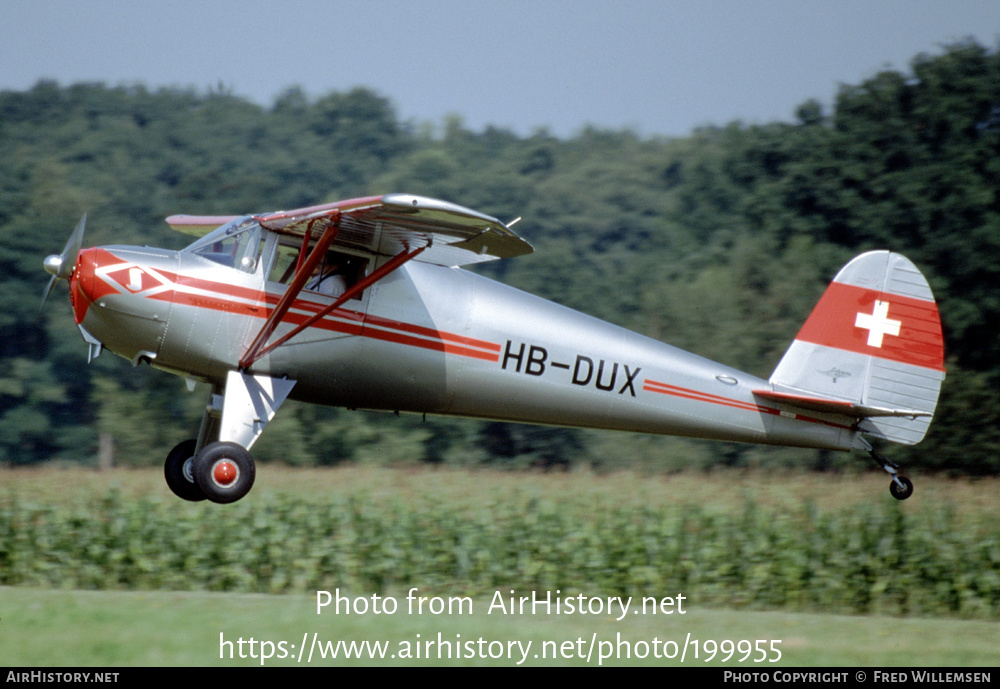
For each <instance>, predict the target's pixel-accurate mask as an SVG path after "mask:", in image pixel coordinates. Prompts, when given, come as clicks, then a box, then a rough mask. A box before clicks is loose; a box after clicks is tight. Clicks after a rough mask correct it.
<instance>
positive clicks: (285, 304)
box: [240, 211, 340, 371]
mask: <svg viewBox="0 0 1000 689" xmlns="http://www.w3.org/2000/svg"><path fill="white" fill-rule="evenodd" d="M319 219H320V218H317V220H319ZM322 219H324V220H326V219H328V224H327V226H326V229H325V230H324V231H323V235H322V236H321V237H320V238H319V241H318V242H316V246H314V247H313V250H312V253H310V254H309V257H308V258H307V259H306V260H305V263H303V264H301V265H300V266H299V267H298V268H297V269H296V271H295V275H294V276H293V277H292V282H291V284H289V285H288V289H287V290H285V293H284V294H283V295H281V299H279V300H278V305H277V306H275V307H274V311H272V312H271V315H270V316H268V317H267V320H266V321H264V325H263V327H261V329H260V332H259V333H257V337H255V338H254V341H253V342H252V343H251V344H250V348H249V349H247V351H246V354H244V355H243V358H242V359H240V369H241V370H244V371H245V370H247V369H248V368H250V366H252V365H253V364H254V362H256V361H257V360H258V359H260V357H261V356H263V354H262V352H261V350H263V349H264V345H265V344H267V340H268V338H269V337H271V334H272V333H274V329H275V328H277V327H278V324H279V323H281V320H282V319H283V318H284V317H285V314H286V313H288V309H290V308H291V306H292V304H293V303H294V302H295V299H296V298H297V297H298V296H299V293H300V292H301V291H302V288H303V287H305V285H306V281H307V280H308V279H309V276H310V275H312V272H313V271H314V270H315V269H316V266H318V265H319V262H320V261H322V260H323V257H324V256H325V255H326V250H327V249H328V248H330V244H332V243H333V240H334V238H335V237H336V236H337V231H338V229H339V227H340V211H334V212H333V213H332V214H330V215H329V216H325V217H324V218H322ZM310 234H311V227H310V229H309V230H307V231H306V238H305V242H304V243H303V244H302V247H303V249H304V248H305V247H306V246H307V245H308V242H309V235H310ZM299 256H300V257H301V256H302V253H301V252H300V254H299Z"/></svg>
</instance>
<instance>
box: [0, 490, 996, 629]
mask: <svg viewBox="0 0 1000 689" xmlns="http://www.w3.org/2000/svg"><path fill="white" fill-rule="evenodd" d="M481 493H482V498H481V499H479V500H476V501H474V502H475V505H476V506H475V507H469V506H463V505H466V504H467V503H470V502H473V501H470V500H467V499H466V498H467V496H463V497H462V499H456V500H445V501H438V500H431V499H430V498H429V496H427V495H424V494H422V493H420V492H419V491H417V492H416V493H414V494H408V493H407V491H405V490H402V491H393V492H391V493H390V494H389V495H388V496H387V495H384V494H378V495H376V494H365V493H359V494H356V495H350V496H346V497H345V496H343V495H338V496H335V497H333V498H331V499H321V498H316V497H310V498H306V499H303V498H301V497H292V496H280V495H279V496H274V495H269V496H263V497H262V496H258V497H257V498H255V499H254V500H252V501H246V502H244V503H239V504H236V505H231V506H228V507H227V508H225V509H220V508H219V507H218V506H216V505H205V504H201V503H199V504H197V505H193V504H186V503H184V504H182V503H180V502H176V501H171V502H169V503H163V502H160V501H158V500H151V499H145V498H141V499H131V498H129V499H126V498H123V497H122V496H121V495H120V494H119V493H118V492H117V491H109V492H108V493H107V494H106V495H105V496H104V497H102V498H96V499H92V500H90V501H89V502H88V503H86V504H79V505H71V504H68V505H64V506H60V507H41V506H32V505H30V504H26V503H24V502H22V501H21V500H20V499H18V498H17V496H16V495H12V494H8V496H7V497H6V498H5V499H4V500H2V501H0V585H5V586H9V585H26V586H27V585H30V586H53V587H65V588H111V589H114V588H128V589H164V588H165V589H179V590H193V589H194V590H196V589H202V590H213V591H241V592H266V593H289V592H310V591H314V590H318V589H329V588H332V587H334V586H336V587H340V588H341V589H344V590H351V591H356V592H363V593H372V592H374V593H379V594H386V593H392V592H395V591H401V590H406V589H407V588H409V587H411V586H417V587H419V588H421V590H423V591H435V592H448V593H449V594H455V595H459V594H460V595H470V596H483V597H485V596H489V595H491V594H492V593H493V592H494V591H496V590H506V589H509V588H515V589H517V590H519V591H529V590H537V591H553V592H554V591H555V590H557V589H558V590H561V591H562V592H563V594H565V595H571V594H572V593H573V592H585V593H587V594H588V595H624V596H644V595H649V596H654V597H657V598H659V597H661V596H663V595H665V594H666V593H671V594H675V593H677V592H683V593H685V594H686V595H687V596H688V598H689V600H691V601H692V603H691V604H695V602H696V604H697V605H698V606H699V607H710V606H725V607H733V608H756V609H787V610H814V611H825V612H839V613H854V614H868V613H880V614H908V615H944V616H958V617H978V618H985V619H994V618H995V617H996V616H997V615H998V614H1000V588H998V587H997V582H998V581H1000V530H998V529H997V525H996V524H995V523H993V521H992V520H991V519H990V516H989V515H988V514H985V513H971V514H965V515H964V516H959V515H957V514H956V512H955V511H954V510H952V509H949V508H948V507H946V506H928V507H924V508H923V509H922V510H921V511H920V512H918V513H908V512H907V511H905V510H903V509H902V508H901V507H900V506H899V505H898V504H897V503H895V502H892V503H890V502H888V499H887V501H886V502H884V503H882V504H881V505H880V506H870V507H861V508H857V507H852V508H850V509H835V510H830V511H819V510H817V509H816V507H815V506H814V505H812V504H811V503H805V504H802V505H801V506H799V507H797V508H777V507H770V508H765V507H761V506H759V505H757V504H755V503H753V502H751V501H748V500H744V502H743V504H742V509H741V510H736V511H727V512H719V511H717V510H714V509H711V508H704V507H698V506H694V505H691V504H680V505H677V506H674V507H650V506H643V505H626V504H623V503H621V502H617V501H615V500H613V499H611V497H610V496H608V497H606V498H600V499H598V500H597V501H596V503H595V500H594V499H593V497H592V496H590V495H585V494H583V493H579V494H574V493H570V494H563V495H559V496H555V497H553V498H551V499H549V498H538V497H535V496H534V495H531V494H523V493H514V494H507V495H503V496H498V495H494V496H493V497H486V496H487V495H488V494H489V491H488V490H485V489H484V490H482V491H481ZM206 525H208V526H207V527H206Z"/></svg>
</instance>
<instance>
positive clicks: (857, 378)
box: [770, 251, 945, 445]
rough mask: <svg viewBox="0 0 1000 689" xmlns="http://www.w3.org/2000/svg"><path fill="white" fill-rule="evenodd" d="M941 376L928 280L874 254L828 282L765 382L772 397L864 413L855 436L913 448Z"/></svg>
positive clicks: (937, 323)
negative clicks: (795, 398)
mask: <svg viewBox="0 0 1000 689" xmlns="http://www.w3.org/2000/svg"><path fill="white" fill-rule="evenodd" d="M944 375H945V374H944V340H943V337H942V335H941V319H940V317H939V316H938V310H937V305H936V304H935V303H934V295H933V294H932V293H931V289H930V286H929V285H928V284H927V280H926V279H925V278H924V276H923V275H922V274H921V273H920V271H919V270H918V269H917V268H916V266H914V265H913V263H911V262H910V261H909V260H908V259H906V258H905V257H903V256H901V255H899V254H894V253H891V252H888V251H873V252H870V253H866V254H862V255H860V256H858V257H856V258H855V259H854V260H852V261H851V262H850V263H848V264H847V265H846V266H844V268H843V269H842V270H841V271H840V272H839V273H838V274H837V276H836V277H835V278H834V279H833V282H832V283H830V286H829V287H828V288H827V290H826V292H825V293H824V294H823V297H822V298H821V299H820V301H819V303H818V304H817V305H816V308H815V309H813V312H812V313H811V314H810V315H809V318H808V319H807V320H806V323H805V325H803V326H802V330H800V331H799V334H798V335H797V336H796V338H795V341H794V342H793V343H792V346H791V347H789V349H788V351H787V352H786V353H785V356H784V357H783V358H782V359H781V362H780V363H779V364H778V367H777V368H776V369H775V370H774V373H773V374H772V375H771V380H770V382H771V386H772V389H773V390H774V391H775V392H777V393H787V394H788V395H790V396H801V397H805V398H817V399H823V400H830V401H831V402H844V403H847V404H850V405H853V406H855V407H858V408H863V409H867V410H869V411H868V412H867V413H864V414H859V417H863V420H862V421H861V423H860V425H859V430H861V431H863V432H864V433H867V434H869V435H873V436H876V437H880V438H885V439H887V440H891V441H893V442H897V443H903V444H905V445H912V444H915V443H918V442H920V441H921V440H922V439H923V437H924V435H925V434H926V433H927V428H928V426H929V425H930V422H931V417H932V416H933V414H934V408H935V407H936V405H937V399H938V393H939V391H940V389H941V382H942V381H943V380H944Z"/></svg>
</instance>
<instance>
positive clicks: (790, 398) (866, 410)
mask: <svg viewBox="0 0 1000 689" xmlns="http://www.w3.org/2000/svg"><path fill="white" fill-rule="evenodd" d="M753 394H755V395H756V396H757V397H762V398H764V399H766V400H771V401H772V402H781V403H782V404H787V405H789V406H792V407H797V408H799V409H806V410H808V411H818V412H824V413H827V414H842V415H844V416H853V417H854V418H857V419H864V418H868V417H874V416H899V417H903V418H910V419H913V418H916V417H918V416H933V412H929V411H918V410H916V409H889V408H887V407H872V406H869V405H865V404H855V403H853V402H845V401H843V400H832V399H825V398H823V397H809V396H807V395H793V394H790V393H787V392H775V391H773V390H754V391H753Z"/></svg>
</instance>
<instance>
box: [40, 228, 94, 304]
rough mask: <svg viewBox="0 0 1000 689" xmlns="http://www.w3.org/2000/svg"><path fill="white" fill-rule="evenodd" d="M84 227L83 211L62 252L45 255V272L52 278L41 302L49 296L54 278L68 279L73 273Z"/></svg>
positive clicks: (54, 281)
mask: <svg viewBox="0 0 1000 689" xmlns="http://www.w3.org/2000/svg"><path fill="white" fill-rule="evenodd" d="M86 227H87V214H86V213H84V214H83V217H82V218H80V222H78V223H77V224H76V229H75V230H73V234H71V235H70V236H69V240H68V241H67V242H66V246H65V247H64V248H63V250H62V253H61V254H52V255H50V256H46V257H45V261H44V263H43V265H44V266H45V272H47V273H48V274H49V275H51V276H52V279H51V280H49V284H48V286H46V288H45V293H44V294H43V295H42V303H43V304H44V303H45V300H46V299H48V298H49V293H50V292H51V291H52V287H53V285H55V284H56V280H57V279H62V280H69V277H70V276H71V275H72V274H73V269H74V268H75V267H76V257H77V255H78V254H79V253H80V245H81V244H82V243H83V232H84V229H85V228H86Z"/></svg>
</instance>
